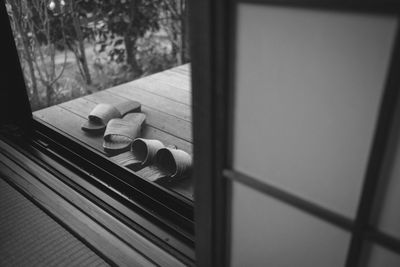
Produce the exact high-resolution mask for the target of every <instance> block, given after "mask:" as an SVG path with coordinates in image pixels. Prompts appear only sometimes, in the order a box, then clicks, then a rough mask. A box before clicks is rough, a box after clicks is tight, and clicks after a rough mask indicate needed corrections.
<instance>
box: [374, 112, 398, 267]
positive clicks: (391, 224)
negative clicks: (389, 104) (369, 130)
mask: <svg viewBox="0 0 400 267" xmlns="http://www.w3.org/2000/svg"><path fill="white" fill-rule="evenodd" d="M394 122H395V123H394V125H393V130H394V131H393V133H392V139H391V140H390V145H389V147H390V148H389V150H388V158H387V165H386V166H385V167H384V169H385V170H384V173H383V175H382V180H381V183H383V184H381V190H380V192H379V197H378V200H379V203H377V207H376V208H377V209H378V212H377V214H376V215H377V218H375V221H376V222H377V224H378V227H379V228H380V229H381V230H382V231H383V232H386V233H387V234H389V235H392V236H395V237H397V238H398V239H400V207H399V205H400V107H398V112H397V115H396V118H395V119H394ZM399 266H400V265H399Z"/></svg>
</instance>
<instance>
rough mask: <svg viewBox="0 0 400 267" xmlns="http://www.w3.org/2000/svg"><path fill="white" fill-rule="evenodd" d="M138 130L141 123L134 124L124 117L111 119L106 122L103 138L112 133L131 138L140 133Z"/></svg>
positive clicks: (106, 138)
mask: <svg viewBox="0 0 400 267" xmlns="http://www.w3.org/2000/svg"><path fill="white" fill-rule="evenodd" d="M140 130H141V125H140V124H138V123H136V124H135V123H132V121H129V120H124V119H112V120H110V121H109V122H108V124H107V128H106V131H105V132H104V140H108V139H109V137H110V136H112V135H118V136H124V137H127V138H130V139H132V140H133V139H135V138H136V137H137V136H139V135H140Z"/></svg>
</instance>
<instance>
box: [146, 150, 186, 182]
mask: <svg viewBox="0 0 400 267" xmlns="http://www.w3.org/2000/svg"><path fill="white" fill-rule="evenodd" d="M171 161H173V162H174V163H175V166H174V167H175V168H174V170H173V171H172V173H171V175H170V176H171V178H175V177H176V178H183V177H187V176H188V175H189V174H190V173H191V171H192V165H193V162H192V157H191V156H190V155H189V154H188V153H186V152H185V151H183V150H180V149H173V148H168V147H165V148H162V149H160V150H158V151H157V154H156V156H155V159H154V165H155V166H159V168H160V169H168V168H169V167H171V166H167V164H169V163H170V162H171Z"/></svg>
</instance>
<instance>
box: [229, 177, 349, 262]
mask: <svg viewBox="0 0 400 267" xmlns="http://www.w3.org/2000/svg"><path fill="white" fill-rule="evenodd" d="M231 223H232V224H231V231H232V232H231V242H232V245H231V266H238V267H239V266H240V267H242V266H274V267H275V266H279V267H286V266H287V267H293V266H296V267H303V266H304V267H310V266H324V267H330V266H332V267H337V266H344V262H345V260H346V253H347V249H348V246H349V241H350V234H349V233H347V232H345V231H343V230H341V229H339V228H336V227H335V226H333V225H331V224H328V223H326V222H323V221H321V220H319V219H317V218H315V217H313V216H311V215H308V214H306V213H303V212H302V211H300V210H297V209H295V208H292V207H291V206H288V205H286V204H284V203H282V202H279V201H277V200H275V199H273V198H270V197H268V196H266V195H263V194H261V193H259V192H257V191H255V190H253V189H251V188H248V187H246V186H244V185H241V184H238V183H234V184H233V192H232V222H231Z"/></svg>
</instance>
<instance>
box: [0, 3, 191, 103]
mask: <svg viewBox="0 0 400 267" xmlns="http://www.w3.org/2000/svg"><path fill="white" fill-rule="evenodd" d="M186 2H187V0H6V6H7V11H8V13H9V18H10V22H11V26H12V29H13V31H14V37H15V41H16V46H17V49H18V54H19V56H20V62H21V65H22V70H23V72H24V76H25V81H26V85H27V90H28V94H29V96H30V99H31V104H32V108H33V109H39V108H42V107H44V106H48V105H51V104H56V103H59V102H60V101H65V100H68V99H71V98H74V97H79V96H81V95H84V94H87V93H91V92H94V91H97V90H102V89H105V88H108V87H111V86H115V85H117V84H120V83H123V82H128V81H131V80H133V79H135V78H138V77H140V76H142V75H148V74H151V73H154V72H157V71H161V70H164V69H166V68H170V67H172V66H174V65H177V64H182V63H185V62H187V61H188V60H189V58H188V48H187V47H188V46H187V25H186V24H187V21H186V17H187V12H186V11H187V8H186Z"/></svg>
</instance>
